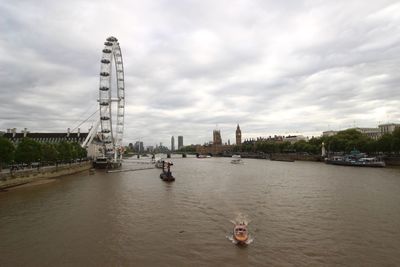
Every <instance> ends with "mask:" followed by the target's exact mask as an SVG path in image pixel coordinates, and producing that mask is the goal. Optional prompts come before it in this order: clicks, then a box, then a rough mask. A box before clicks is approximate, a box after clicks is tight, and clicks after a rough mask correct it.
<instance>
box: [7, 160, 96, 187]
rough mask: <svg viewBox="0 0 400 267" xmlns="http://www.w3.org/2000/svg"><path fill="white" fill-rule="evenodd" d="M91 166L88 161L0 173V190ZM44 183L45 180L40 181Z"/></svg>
mask: <svg viewBox="0 0 400 267" xmlns="http://www.w3.org/2000/svg"><path fill="white" fill-rule="evenodd" d="M90 168H92V163H91V162H90V161H88V162H84V163H72V164H66V165H59V166H49V167H42V168H40V169H36V168H35V169H26V170H19V171H16V172H8V173H1V174H0V190H4V189H7V188H11V187H15V186H21V185H25V184H30V183H33V182H35V183H36V182H39V181H42V180H48V179H51V178H56V177H60V176H64V175H70V174H75V173H79V172H82V171H86V170H89V169H90ZM41 183H45V182H41Z"/></svg>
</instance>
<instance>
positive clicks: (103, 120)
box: [99, 36, 125, 161]
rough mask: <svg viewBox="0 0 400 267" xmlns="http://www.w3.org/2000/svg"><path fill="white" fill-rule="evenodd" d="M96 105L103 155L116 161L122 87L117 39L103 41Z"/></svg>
mask: <svg viewBox="0 0 400 267" xmlns="http://www.w3.org/2000/svg"><path fill="white" fill-rule="evenodd" d="M114 66H115V71H114ZM114 76H115V77H114ZM99 106H100V107H99V110H100V132H101V142H102V144H103V150H104V151H103V152H104V156H105V157H107V158H108V159H110V160H113V161H119V160H121V158H122V138H123V134H124V113H125V84H124V66H123V62H122V53H121V48H120V46H119V43H118V39H117V38H115V37H113V36H111V37H108V38H107V39H106V42H104V49H103V55H102V57H101V66H100V87H99Z"/></svg>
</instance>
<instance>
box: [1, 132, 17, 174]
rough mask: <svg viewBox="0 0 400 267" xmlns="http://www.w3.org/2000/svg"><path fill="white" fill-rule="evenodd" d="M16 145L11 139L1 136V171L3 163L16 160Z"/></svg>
mask: <svg viewBox="0 0 400 267" xmlns="http://www.w3.org/2000/svg"><path fill="white" fill-rule="evenodd" d="M14 151H15V147H14V145H13V144H12V143H11V142H10V140H8V139H6V138H4V137H0V171H1V169H2V166H3V164H10V163H11V162H12V161H13V160H14Z"/></svg>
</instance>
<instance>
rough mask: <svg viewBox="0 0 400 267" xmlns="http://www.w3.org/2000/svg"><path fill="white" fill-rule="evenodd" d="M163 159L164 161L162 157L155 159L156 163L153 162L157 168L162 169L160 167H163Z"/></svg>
mask: <svg viewBox="0 0 400 267" xmlns="http://www.w3.org/2000/svg"><path fill="white" fill-rule="evenodd" d="M163 161H164V159H162V158H161V159H158V160H157V161H156V164H155V166H156V168H159V169H162V167H163Z"/></svg>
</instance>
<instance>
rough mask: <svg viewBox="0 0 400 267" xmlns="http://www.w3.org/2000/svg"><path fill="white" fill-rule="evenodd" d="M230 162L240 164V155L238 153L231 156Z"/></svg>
mask: <svg viewBox="0 0 400 267" xmlns="http://www.w3.org/2000/svg"><path fill="white" fill-rule="evenodd" d="M231 163H232V164H242V163H243V161H242V157H241V156H240V155H233V156H232V160H231Z"/></svg>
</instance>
